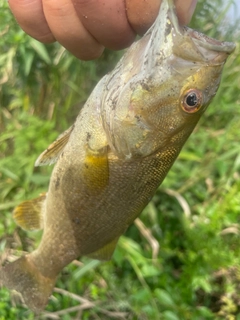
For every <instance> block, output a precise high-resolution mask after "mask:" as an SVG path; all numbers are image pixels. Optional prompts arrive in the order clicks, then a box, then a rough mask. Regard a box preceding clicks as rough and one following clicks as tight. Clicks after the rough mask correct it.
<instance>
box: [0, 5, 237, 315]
mask: <svg viewBox="0 0 240 320" xmlns="http://www.w3.org/2000/svg"><path fill="white" fill-rule="evenodd" d="M226 7H227V4H226V5H225V6H224V7H223V9H221V6H220V0H219V1H218V0H215V1H214V2H211V1H207V2H206V1H203V0H202V1H199V4H198V11H197V12H196V14H195V18H194V19H193V27H194V28H196V29H199V30H201V31H204V32H206V33H208V34H209V35H211V36H214V37H218V38H220V39H221V38H226V37H227V39H228V40H234V41H235V42H237V49H236V51H235V53H234V54H233V55H232V56H231V57H230V59H229V61H228V63H227V65H226V67H225V70H224V73H223V78H222V85H221V88H220V89H219V92H218V94H217V96H216V97H215V99H214V101H213V103H212V104H211V106H210V107H209V109H208V111H207V112H206V113H205V114H204V116H203V118H202V119H201V121H200V123H199V125H198V126H197V128H196V130H195V132H194V133H193V134H192V136H191V137H190V139H189V141H188V142H187V144H186V146H185V147H184V149H183V151H182V152H181V154H180V156H179V158H178V160H177V161H176V163H175V164H174V166H173V168H172V170H171V171H170V172H169V174H168V176H167V178H166V179H165V181H164V183H163V184H162V186H161V187H160V188H159V189H158V191H157V193H156V195H155V196H154V198H153V200H152V201H151V202H150V204H149V205H148V206H147V207H146V208H145V210H144V211H143V213H142V214H141V216H140V218H139V219H138V220H137V221H136V222H135V223H134V224H133V225H132V226H131V227H130V228H129V229H128V230H127V232H126V233H125V235H124V236H122V237H121V239H120V241H119V245H118V247H117V249H116V251H115V253H114V256H113V258H112V260H111V261H109V262H106V263H100V262H99V261H96V260H90V259H87V258H83V259H81V262H80V261H74V262H73V263H72V264H70V265H69V266H67V267H66V268H65V269H64V270H63V272H62V274H61V275H60V277H59V279H58V282H57V285H56V289H55V291H54V294H53V297H52V298H51V301H50V303H49V305H48V306H47V308H46V310H45V311H44V312H43V313H42V314H41V315H39V316H37V317H36V316H34V315H33V313H32V312H30V311H29V310H28V309H26V308H25V307H24V306H23V305H22V304H21V298H20V297H19V296H18V295H16V293H10V292H9V291H8V290H6V289H5V288H1V290H0V320H5V319H8V320H11V319H19V320H21V319H24V320H30V319H61V320H68V319H69V320H70V319H75V320H77V319H83V320H84V319H139V320H145V319H163V320H182V319H183V320H187V319H189V320H190V319H191V320H192V319H193V320H195V319H196V320H198V319H204V320H205V319H228V320H233V319H236V320H239V319H240V302H239V301H240V295H239V292H240V290H239V289H240V258H239V257H240V254H239V253H240V252H239V250H240V249H239V248H240V230H239V220H240V215H239V211H240V144H239V123H240V98H239V92H240V88H239V86H240V54H239V53H240V43H239V40H238V39H239V33H238V32H240V31H239V29H238V30H237V28H236V26H237V24H236V26H235V27H231V26H229V25H228V24H227V21H226V19H224V17H225V15H224V14H225V11H226V10H224V8H226ZM0 8H1V10H0V21H1V26H0V33H1V38H0V47H1V52H2V54H1V56H0V83H1V87H0V213H1V215H0V252H1V260H4V258H5V257H6V255H5V251H6V249H7V250H8V252H9V256H8V259H13V258H14V257H15V256H16V255H19V254H21V252H22V251H31V250H33V248H34V247H35V246H37V244H38V243H39V240H40V237H41V234H40V233H33V232H25V231H22V230H20V229H19V228H18V227H16V225H15V223H14V221H13V219H12V210H13V208H14V206H15V205H16V204H18V203H19V202H20V201H22V200H24V199H29V198H33V197H35V196H37V195H38V194H39V193H40V192H42V191H45V190H46V189H47V185H48V181H49V176H50V173H51V170H52V168H51V167H42V168H34V166H33V165H34V161H35V159H36V158H37V156H38V155H39V154H40V153H41V152H42V150H44V149H45V147H46V146H47V145H48V144H49V143H50V142H52V141H53V140H54V139H55V138H56V137H57V135H58V134H59V133H60V132H62V131H63V130H65V129H66V128H67V127H69V126H70V125H71V124H72V122H73V121H74V119H75V117H76V115H77V114H78V112H79V108H80V107H81V106H82V105H83V104H84V102H85V100H86V99H87V97H88V95H89V93H90V91H91V89H92V88H93V86H94V85H95V84H96V82H97V81H98V79H99V78H100V77H101V76H102V75H103V74H104V73H105V72H107V71H108V70H109V69H111V68H112V67H113V66H114V64H115V62H116V61H117V60H118V59H119V56H120V53H111V52H106V53H105V54H104V56H103V57H102V58H101V59H100V60H98V61H96V62H88V63H83V62H79V61H77V59H75V58H73V57H72V56H71V55H70V54H68V53H67V52H65V51H64V50H62V48H61V47H60V46H58V45H56V44H55V45H51V46H44V45H41V44H39V43H37V42H35V41H34V40H32V39H31V38H30V37H28V36H26V35H25V34H24V33H23V32H22V31H21V30H20V29H19V27H18V26H17V25H16V23H15V22H14V20H13V18H12V17H11V14H10V13H9V10H8V7H7V5H6V4H5V1H3V0H0ZM216 8H217V9H216ZM216 26H220V27H219V28H216ZM86 74H89V76H88V77H87V76H86ZM79 83H81V86H79V85H78V84H79ZM158 244H159V245H160V248H158ZM9 250H10V251H9Z"/></svg>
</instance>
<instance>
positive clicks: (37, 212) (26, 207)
mask: <svg viewBox="0 0 240 320" xmlns="http://www.w3.org/2000/svg"><path fill="white" fill-rule="evenodd" d="M45 199H46V193H43V194H41V195H40V196H39V197H38V198H35V199H32V200H27V201H24V202H22V203H21V204H20V205H19V206H17V207H16V208H15V209H14V211H13V218H14V220H15V221H16V223H17V224H18V225H19V226H20V227H21V228H22V229H24V230H38V229H42V227H43V214H42V205H43V203H44V201H45Z"/></svg>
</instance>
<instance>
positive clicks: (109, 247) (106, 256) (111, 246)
mask: <svg viewBox="0 0 240 320" xmlns="http://www.w3.org/2000/svg"><path fill="white" fill-rule="evenodd" d="M118 239H119V238H116V239H114V240H113V241H111V242H110V243H108V244H106V245H105V246H104V247H102V248H101V249H99V250H97V251H95V252H92V253H90V254H88V257H89V258H91V259H98V260H110V259H111V257H112V255H113V252H114V250H115V248H116V245H117V242H118Z"/></svg>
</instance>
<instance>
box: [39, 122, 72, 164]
mask: <svg viewBox="0 0 240 320" xmlns="http://www.w3.org/2000/svg"><path fill="white" fill-rule="evenodd" d="M73 128H74V126H71V127H70V128H69V129H67V130H66V131H64V132H63V133H62V134H61V135H60V136H59V137H58V138H57V140H55V141H54V142H53V143H51V144H50V146H49V147H48V148H47V149H46V150H45V151H43V153H41V154H40V156H39V157H38V158H37V160H36V162H35V167H38V166H45V165H47V164H49V165H50V164H53V163H55V162H56V161H57V159H58V158H59V156H60V154H61V153H62V152H63V149H64V147H65V146H66V144H67V143H68V140H69V137H70V135H71V132H72V130H73Z"/></svg>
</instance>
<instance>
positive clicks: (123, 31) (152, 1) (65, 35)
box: [9, 0, 197, 60]
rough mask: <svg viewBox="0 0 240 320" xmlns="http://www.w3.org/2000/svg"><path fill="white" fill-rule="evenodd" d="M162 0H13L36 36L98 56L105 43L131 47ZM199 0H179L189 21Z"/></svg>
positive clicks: (21, 20)
mask: <svg viewBox="0 0 240 320" xmlns="http://www.w3.org/2000/svg"><path fill="white" fill-rule="evenodd" d="M160 2H161V0H148V1H146V0H125V1H124V0H91V1H90V0H9V6H10V9H11V11H12V13H13V14H14V16H15V18H16V20H17V21H18V23H19V24H20V26H21V28H22V29H23V30H24V31H25V32H26V33H28V34H29V35H30V36H32V37H33V38H35V39H37V40H39V41H41V42H43V43H51V42H54V41H58V42H59V43H61V44H62V45H63V46H64V47H65V48H66V49H67V50H69V51H70V52H71V53H72V54H74V55H75V56H76V57H77V58H79V59H83V60H91V59H95V58H98V57H99V56H100V55H101V54H102V52H103V50H104V47H106V48H109V49H113V50H119V49H123V48H126V47H128V46H129V45H130V44H131V43H132V42H133V41H134V39H135V36H136V34H143V33H144V32H146V31H147V29H148V28H149V27H150V26H151V25H152V23H153V22H154V20H155V18H156V16H157V13H158V10H159V5H160ZM196 3H197V0H175V4H176V10H177V14H178V18H179V21H180V23H181V24H187V23H188V22H189V21H190V19H191V17H192V14H193V11H194V9H195V6H196Z"/></svg>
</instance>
